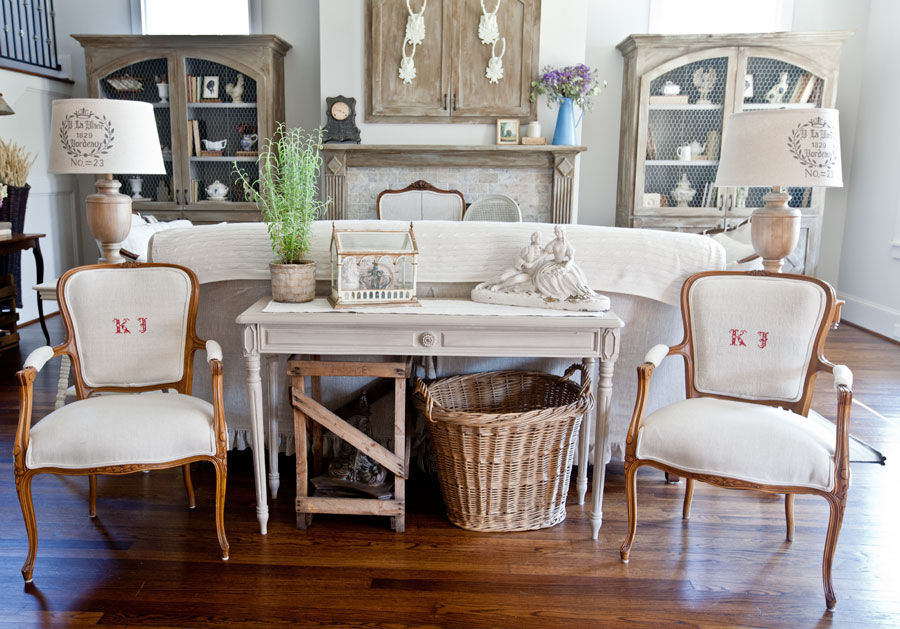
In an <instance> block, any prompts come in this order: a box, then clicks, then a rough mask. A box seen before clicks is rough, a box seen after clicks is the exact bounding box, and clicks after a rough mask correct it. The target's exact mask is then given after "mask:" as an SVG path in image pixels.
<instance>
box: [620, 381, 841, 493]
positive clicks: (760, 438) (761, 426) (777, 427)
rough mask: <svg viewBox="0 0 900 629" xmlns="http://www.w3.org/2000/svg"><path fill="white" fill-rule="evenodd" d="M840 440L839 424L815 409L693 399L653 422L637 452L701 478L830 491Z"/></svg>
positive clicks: (664, 410)
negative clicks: (795, 410) (800, 410)
mask: <svg viewBox="0 0 900 629" xmlns="http://www.w3.org/2000/svg"><path fill="white" fill-rule="evenodd" d="M835 439H836V435H835V426H834V424H832V423H831V422H829V421H828V420H826V419H824V418H822V417H821V416H819V415H816V414H814V413H812V412H811V413H810V417H803V416H802V415H797V414H796V413H792V412H790V411H786V410H784V409H781V408H775V407H771V406H763V405H760V404H753V403H750V402H736V401H732V400H720V399H716V398H693V399H689V400H682V401H680V402H676V403H675V404H671V405H669V406H666V407H665V408H661V409H660V410H658V411H656V412H655V413H652V414H650V415H648V416H647V417H645V418H644V421H643V424H642V426H641V429H640V432H639V434H638V441H637V449H636V454H637V456H638V457H639V458H641V459H650V460H652V461H657V462H659V463H664V464H666V465H671V466H672V467H676V468H678V469H682V470H684V471H687V472H693V473H696V474H713V475H716V476H728V477H730V478H737V479H740V480H745V481H749V482H753V483H760V484H765V485H779V486H792V485H793V486H799V487H812V488H816V489H822V490H824V491H830V490H831V488H832V487H833V486H834V446H835Z"/></svg>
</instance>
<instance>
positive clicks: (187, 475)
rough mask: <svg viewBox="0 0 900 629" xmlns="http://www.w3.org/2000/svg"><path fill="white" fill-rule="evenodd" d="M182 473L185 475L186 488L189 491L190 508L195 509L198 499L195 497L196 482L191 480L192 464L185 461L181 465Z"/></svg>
mask: <svg viewBox="0 0 900 629" xmlns="http://www.w3.org/2000/svg"><path fill="white" fill-rule="evenodd" d="M181 475H182V476H183V477H184V490H185V491H186V492H187V497H188V509H193V508H194V507H196V506H197V501H196V500H195V499H194V483H193V482H191V464H190V463H185V464H184V465H183V466H182V467H181Z"/></svg>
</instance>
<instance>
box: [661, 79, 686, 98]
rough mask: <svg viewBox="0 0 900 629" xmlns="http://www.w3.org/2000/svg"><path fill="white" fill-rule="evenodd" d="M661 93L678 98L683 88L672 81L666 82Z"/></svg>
mask: <svg viewBox="0 0 900 629" xmlns="http://www.w3.org/2000/svg"><path fill="white" fill-rule="evenodd" d="M660 93H661V94H662V95H663V96H678V95H679V94H681V86H679V85H676V84H675V83H673V82H672V81H666V82H665V84H663V86H662V89H661V90H660Z"/></svg>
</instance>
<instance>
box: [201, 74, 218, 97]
mask: <svg viewBox="0 0 900 629" xmlns="http://www.w3.org/2000/svg"><path fill="white" fill-rule="evenodd" d="M201 98H202V99H204V100H215V99H218V98H219V77H218V76H205V77H203V94H202V95H201Z"/></svg>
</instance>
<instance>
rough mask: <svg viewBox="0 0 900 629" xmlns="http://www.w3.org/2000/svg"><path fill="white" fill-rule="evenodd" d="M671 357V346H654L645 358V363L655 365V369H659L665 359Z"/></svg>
mask: <svg viewBox="0 0 900 629" xmlns="http://www.w3.org/2000/svg"><path fill="white" fill-rule="evenodd" d="M668 355H669V346H668V345H663V344H659V345H654V346H653V347H651V348H650V351H648V352H647V354H646V355H645V356H644V362H645V363H653V366H654V367H659V363H661V362H662V361H663V358H665V357H666V356H668Z"/></svg>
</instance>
